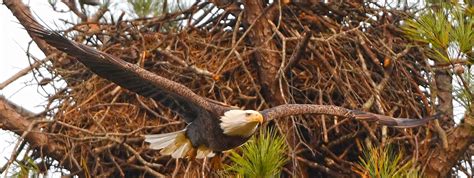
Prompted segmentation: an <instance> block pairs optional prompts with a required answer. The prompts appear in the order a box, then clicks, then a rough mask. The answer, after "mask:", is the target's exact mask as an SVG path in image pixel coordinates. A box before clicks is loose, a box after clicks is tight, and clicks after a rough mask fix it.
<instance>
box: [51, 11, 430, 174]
mask: <svg viewBox="0 0 474 178" xmlns="http://www.w3.org/2000/svg"><path fill="white" fill-rule="evenodd" d="M236 7H239V6H236ZM213 8H215V7H214V5H212V4H209V3H197V4H194V5H193V6H192V7H190V8H189V9H188V10H184V11H182V12H178V13H174V14H168V15H166V16H164V17H158V18H151V19H137V20H131V21H125V20H120V21H110V20H109V22H102V23H100V24H77V25H75V26H74V27H73V28H71V29H69V30H66V31H65V34H66V35H68V36H70V37H71V38H72V39H74V40H76V41H79V42H82V43H86V44H88V45H90V46H94V47H96V48H97V49H99V50H102V51H105V52H107V53H109V54H112V55H115V56H118V57H120V58H122V59H123V60H126V61H128V62H130V63H136V64H138V65H141V66H142V67H143V68H145V69H147V70H150V71H152V72H154V73H156V74H158V75H161V76H164V77H166V78H168V79H171V80H174V81H177V82H179V83H182V84H183V85H185V86H187V87H189V88H191V89H192V90H193V91H195V92H196V93H198V94H199V95H201V96H204V97H207V98H210V99H213V100H217V101H220V102H224V103H227V104H230V105H236V106H240V107H243V108H247V109H263V108H266V107H269V106H270V105H272V104H271V103H266V102H265V100H264V99H263V97H262V95H261V94H260V88H259V81H258V80H257V72H256V70H258V68H259V67H260V66H258V65H256V63H255V61H253V59H252V55H251V54H253V53H258V52H259V51H262V50H268V49H266V48H265V46H260V47H252V46H250V45H249V44H248V39H247V36H248V34H247V33H246V30H247V29H248V27H249V26H251V25H252V24H250V23H246V22H244V21H243V20H241V19H242V18H239V14H240V12H241V10H238V9H237V10H236V9H235V8H233V9H232V8H228V9H231V10H229V11H227V10H224V11H222V10H221V11H218V12H215V13H214V14H212V16H211V17H210V18H209V16H208V18H203V17H202V16H201V15H199V14H202V13H198V12H200V11H205V12H209V11H210V9H213ZM276 11H277V13H280V12H281V15H282V16H281V19H280V18H278V16H277V18H276V19H272V23H273V24H274V29H272V30H273V32H274V35H273V37H272V38H271V39H265V40H269V41H270V42H273V43H276V44H277V46H278V49H279V50H277V51H271V52H273V53H277V54H278V55H279V56H281V59H278V60H281V61H283V64H282V71H283V69H284V68H285V66H286V64H288V61H289V59H290V57H291V56H292V55H293V53H296V52H301V57H300V58H299V59H298V60H297V61H296V62H297V63H296V64H295V65H293V66H292V68H291V70H290V71H289V72H287V73H284V72H281V75H279V76H278V77H277V78H278V80H279V82H280V83H281V88H282V89H283V90H284V91H283V93H284V94H285V96H284V98H285V99H286V102H287V103H312V104H328V105H338V106H343V107H347V108H356V109H360V110H368V111H372V112H376V113H382V114H386V115H392V116H395V117H410V118H419V117H421V116H424V115H426V114H427V113H426V111H427V110H429V108H427V107H428V106H430V105H431V104H430V103H424V102H423V101H427V100H426V96H425V95H426V94H425V93H423V91H424V90H423V89H420V88H423V87H425V86H426V85H427V83H428V82H427V81H425V79H426V78H427V76H425V75H427V73H428V72H424V71H426V69H425V68H426V65H427V64H425V61H424V60H423V56H422V54H421V53H420V52H419V51H418V49H417V48H414V47H412V46H410V45H409V43H410V41H409V40H408V39H407V38H405V37H404V36H403V33H402V31H401V30H400V29H399V27H398V26H399V22H400V21H401V20H402V19H403V18H404V17H405V14H404V12H403V11H397V10H390V9H384V8H383V7H379V6H376V5H373V4H372V5H371V6H368V5H367V4H365V5H363V4H357V3H341V4H337V3H336V4H334V3H328V4H324V3H319V4H311V5H294V4H293V5H287V6H282V7H281V11H279V10H276ZM212 12H214V11H212ZM204 14H205V15H207V14H206V13H204ZM191 17H193V18H194V19H195V20H193V21H191V22H189V21H186V20H190V19H191ZM196 19H197V20H196ZM181 20H185V21H184V22H182V21H181ZM188 22H189V23H188ZM183 24H185V25H183ZM173 26H176V27H177V28H168V27H173ZM305 27H306V28H307V29H310V30H309V31H311V32H312V33H311V36H310V39H309V43H308V44H307V45H306V47H305V48H304V50H303V51H298V47H297V46H298V44H300V43H301V41H302V39H303V38H304V36H305V34H306V33H308V30H305ZM163 29H167V30H163ZM53 61H56V62H53V64H54V67H53V66H46V68H47V69H49V72H51V73H52V74H53V75H54V76H57V77H58V78H57V79H62V80H64V81H65V82H66V84H67V89H62V90H58V91H59V92H58V93H56V94H55V95H54V96H52V97H51V98H50V103H49V104H48V106H49V109H51V110H50V111H49V113H50V114H51V116H52V119H54V120H55V121H57V122H54V123H52V124H51V125H49V126H47V127H44V131H45V132H48V133H51V134H52V136H54V138H57V139H56V140H55V141H56V142H58V143H60V144H64V145H66V146H67V148H68V150H66V152H67V155H68V156H70V157H72V158H74V159H73V163H72V164H77V165H80V167H81V168H82V169H83V170H84V171H86V172H87V173H89V174H92V175H109V176H119V175H122V176H123V175H138V174H137V173H141V174H147V175H150V174H152V175H153V174H154V175H156V172H160V173H162V174H167V175H171V174H177V175H181V174H184V172H185V171H184V170H185V169H186V166H187V164H188V162H187V161H185V160H184V161H180V162H179V163H178V164H177V165H176V163H177V162H175V160H173V159H170V157H169V156H160V154H159V151H154V150H149V149H147V145H146V144H144V143H143V139H142V138H141V136H142V135H144V134H148V133H166V132H171V131H176V130H179V129H182V128H184V127H185V124H184V122H183V121H182V120H181V119H180V118H178V117H177V116H176V115H175V114H173V113H172V112H171V111H170V110H169V109H168V108H166V107H163V106H161V105H160V104H157V103H156V102H154V101H152V100H150V99H148V98H143V97H140V96H138V95H136V94H134V93H132V92H129V91H127V90H125V89H122V88H120V87H118V86H117V85H115V84H113V83H111V82H109V81H106V80H104V79H102V78H99V77H98V76H96V75H94V74H93V73H91V72H90V71H89V70H87V69H86V68H85V67H83V66H82V64H80V63H78V62H77V61H75V60H74V59H69V57H67V56H64V55H59V57H56V58H55V59H54V60H53ZM51 84H52V83H51ZM286 86H288V87H286ZM53 108H54V109H53ZM289 123H291V124H292V126H291V127H290V128H292V129H291V130H290V131H283V130H281V131H283V132H282V133H285V135H287V136H291V137H294V138H296V140H295V142H294V143H289V145H292V149H291V152H296V153H297V154H296V155H295V156H293V154H292V153H289V156H290V158H291V160H292V161H293V162H297V161H298V160H300V161H301V158H302V159H304V160H305V161H309V162H316V163H318V164H314V165H317V166H314V165H307V163H308V162H304V163H302V164H298V165H300V167H299V168H298V167H295V166H296V164H289V165H288V166H287V167H286V168H285V172H286V173H287V174H288V175H294V176H298V175H304V174H306V173H311V174H313V175H319V176H325V175H327V171H324V169H323V168H325V167H326V168H329V169H330V170H332V171H335V172H339V173H342V174H354V172H352V171H351V167H352V166H353V164H355V162H356V161H357V160H358V156H360V155H361V151H362V149H363V148H362V145H363V144H364V142H366V141H371V142H372V143H374V144H381V140H382V135H381V132H380V130H381V129H380V128H381V127H379V126H376V125H374V124H371V123H361V122H356V121H352V120H350V119H346V118H334V117H330V116H315V115H306V116H299V117H295V118H294V119H292V121H291V122H289ZM424 134H425V131H424V129H423V128H421V129H409V130H401V129H389V131H388V139H387V140H385V141H384V143H387V142H392V143H395V144H396V145H397V146H398V147H399V148H401V149H403V150H406V151H407V152H408V157H407V159H408V158H410V157H415V158H419V157H420V156H423V155H418V152H416V151H415V150H416V149H415V148H422V145H421V146H420V145H418V144H419V143H423V144H424V145H425V146H426V142H423V139H425V138H424V136H423V135H424ZM415 138H416V139H415ZM299 158H300V159H299ZM195 166H196V167H198V168H195V169H193V170H192V171H190V172H188V173H187V174H188V175H196V176H198V175H202V174H201V173H200V171H201V168H199V166H200V165H199V164H195ZM151 170H154V171H156V172H155V173H153V172H152V171H151ZM145 172H146V173H145Z"/></svg>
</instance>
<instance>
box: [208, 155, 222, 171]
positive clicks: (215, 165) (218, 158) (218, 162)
mask: <svg viewBox="0 0 474 178" xmlns="http://www.w3.org/2000/svg"><path fill="white" fill-rule="evenodd" d="M215 154H216V155H215V156H214V157H212V158H211V161H210V166H211V169H214V170H221V169H223V168H224V164H222V155H224V154H223V153H222V152H216V153H215Z"/></svg>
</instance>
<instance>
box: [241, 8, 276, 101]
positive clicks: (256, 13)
mask: <svg viewBox="0 0 474 178" xmlns="http://www.w3.org/2000/svg"><path fill="white" fill-rule="evenodd" d="M264 3H265V2H264V1H253V0H247V1H244V6H245V9H244V10H245V12H244V13H245V16H244V17H245V21H246V22H247V23H248V24H249V25H250V24H252V23H255V25H254V26H253V28H252V29H250V33H249V37H248V41H250V42H251V44H252V45H253V46H254V47H255V48H257V50H256V52H254V53H253V56H252V57H253V59H252V60H253V62H255V63H256V68H257V71H258V81H259V83H260V85H261V90H262V93H263V97H264V98H265V100H266V101H267V102H268V104H269V105H273V106H275V105H280V104H283V103H284V99H283V96H282V93H281V92H280V91H281V90H279V86H278V82H277V80H276V76H277V74H278V69H279V67H280V63H281V61H280V60H279V59H280V57H279V55H278V53H276V52H272V51H277V47H276V44H275V42H274V41H273V40H272V39H271V38H272V36H273V32H272V27H271V24H270V23H269V22H268V21H269V20H272V11H271V10H268V9H267V10H264V6H265V4H264ZM267 8H272V7H267ZM262 14H263V15H262Z"/></svg>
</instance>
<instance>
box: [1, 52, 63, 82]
mask: <svg viewBox="0 0 474 178" xmlns="http://www.w3.org/2000/svg"><path fill="white" fill-rule="evenodd" d="M52 56H54V55H50V56H47V57H46V58H44V59H42V60H39V61H35V63H33V64H32V65H30V66H28V67H26V68H24V69H21V70H20V71H18V72H17V73H16V74H15V75H13V76H11V77H10V78H8V79H7V80H5V81H3V82H2V83H0V90H2V89H3V88H5V87H6V86H8V85H9V84H10V83H12V82H14V81H16V80H17V79H18V78H20V77H22V76H24V75H26V74H28V73H29V72H30V71H31V70H33V69H35V68H37V67H39V66H40V65H41V64H44V63H45V62H47V61H49V60H50V59H51V57H52Z"/></svg>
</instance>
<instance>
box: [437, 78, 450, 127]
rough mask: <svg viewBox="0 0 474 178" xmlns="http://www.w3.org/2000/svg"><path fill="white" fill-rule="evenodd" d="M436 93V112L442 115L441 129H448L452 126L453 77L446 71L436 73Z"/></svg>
mask: <svg viewBox="0 0 474 178" xmlns="http://www.w3.org/2000/svg"><path fill="white" fill-rule="evenodd" d="M435 80H436V92H437V98H438V111H439V112H441V113H443V115H444V117H443V118H442V120H441V125H442V127H443V129H445V130H446V129H449V128H452V127H453V126H454V120H453V117H454V115H453V85H452V81H453V77H452V76H451V75H450V74H449V72H448V71H444V70H443V71H436V72H435Z"/></svg>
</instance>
